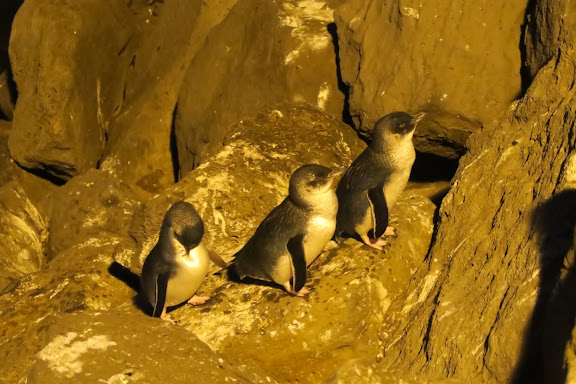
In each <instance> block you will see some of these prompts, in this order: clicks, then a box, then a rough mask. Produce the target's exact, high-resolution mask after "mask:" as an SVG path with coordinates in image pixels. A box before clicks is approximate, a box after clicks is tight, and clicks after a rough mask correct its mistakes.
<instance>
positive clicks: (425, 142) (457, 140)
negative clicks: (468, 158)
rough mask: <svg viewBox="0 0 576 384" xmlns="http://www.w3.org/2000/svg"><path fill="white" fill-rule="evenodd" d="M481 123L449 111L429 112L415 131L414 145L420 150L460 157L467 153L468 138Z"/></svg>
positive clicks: (444, 156)
mask: <svg viewBox="0 0 576 384" xmlns="http://www.w3.org/2000/svg"><path fill="white" fill-rule="evenodd" d="M479 130H480V125H478V124H476V123H473V122H471V121H468V120H466V119H463V118H461V117H460V116H456V115H450V114H447V113H439V112H429V113H427V114H426V115H425V116H424V118H422V120H421V121H420V122H419V123H418V125H417V127H416V131H414V138H413V140H412V141H413V142H414V147H415V148H416V150H417V151H418V152H422V153H429V154H432V155H436V156H440V157H443V158H447V159H458V158H460V157H461V156H462V155H464V154H465V153H466V140H468V137H469V136H470V134H472V133H473V132H477V131H479Z"/></svg>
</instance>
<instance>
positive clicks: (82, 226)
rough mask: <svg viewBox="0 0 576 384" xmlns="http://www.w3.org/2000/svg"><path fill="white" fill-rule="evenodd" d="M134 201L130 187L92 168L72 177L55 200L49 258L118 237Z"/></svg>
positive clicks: (51, 222) (134, 196) (134, 197)
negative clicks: (98, 240) (101, 238)
mask: <svg viewBox="0 0 576 384" xmlns="http://www.w3.org/2000/svg"><path fill="white" fill-rule="evenodd" d="M136 200H137V198H136V195H135V194H134V192H132V189H131V188H130V186H129V185H127V184H125V183H123V182H122V181H120V180H118V179H117V178H116V177H114V176H113V175H111V174H109V173H107V172H104V171H99V170H95V169H94V170H90V171H88V172H87V173H85V174H84V175H82V176H78V177H75V178H73V179H72V180H70V182H68V183H67V184H66V185H65V186H63V187H62V188H61V189H60V191H59V193H58V194H57V196H56V197H55V198H54V202H53V208H52V213H51V216H50V238H49V241H48V250H47V252H48V258H49V259H52V258H54V257H55V256H57V255H58V254H59V253H61V252H63V251H65V250H66V249H68V248H69V247H72V246H75V245H77V244H80V243H82V242H87V243H89V242H90V241H92V240H93V239H95V238H98V237H100V236H102V235H105V236H106V235H108V236H110V237H117V238H120V237H121V236H122V235H123V234H126V232H127V228H126V226H127V225H128V223H129V222H130V217H131V214H130V213H131V211H132V210H133V209H134V207H135V206H136V205H137V203H136Z"/></svg>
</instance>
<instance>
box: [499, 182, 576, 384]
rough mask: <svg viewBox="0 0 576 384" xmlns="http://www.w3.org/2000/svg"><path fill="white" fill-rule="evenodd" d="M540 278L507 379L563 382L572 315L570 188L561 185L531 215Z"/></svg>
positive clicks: (575, 309) (575, 287)
mask: <svg viewBox="0 0 576 384" xmlns="http://www.w3.org/2000/svg"><path fill="white" fill-rule="evenodd" d="M532 224H533V226H532V228H533V229H534V230H535V232H536V236H537V239H538V241H539V257H540V260H539V263H540V282H539V289H538V296H537V298H536V303H535V305H534V310H533V312H532V317H531V319H530V322H529V325H528V327H527V330H526V332H525V334H524V340H523V346H522V355H521V357H520V360H519V363H518V364H517V366H516V369H515V371H514V374H513V376H512V379H511V380H510V382H511V383H513V384H520V383H546V384H561V383H565V382H566V378H567V373H568V372H567V367H566V365H565V363H564V361H565V356H564V353H565V350H566V346H567V343H568V342H570V340H571V339H572V331H573V329H574V324H575V321H576V264H575V260H574V259H575V252H576V249H575V247H574V245H575V242H574V238H575V237H574V229H575V227H576V190H565V191H563V192H561V193H559V194H558V195H556V196H554V197H552V198H551V199H549V200H547V201H546V202H544V203H543V204H541V205H540V206H539V207H538V208H537V209H536V210H535V211H534V212H533V215H532Z"/></svg>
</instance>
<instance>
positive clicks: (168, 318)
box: [160, 308, 176, 324]
mask: <svg viewBox="0 0 576 384" xmlns="http://www.w3.org/2000/svg"><path fill="white" fill-rule="evenodd" d="M160 319H162V320H164V321H167V322H169V323H171V324H176V321H175V320H174V319H172V318H171V317H170V315H169V314H167V313H166V308H164V310H163V311H162V313H161V314H160Z"/></svg>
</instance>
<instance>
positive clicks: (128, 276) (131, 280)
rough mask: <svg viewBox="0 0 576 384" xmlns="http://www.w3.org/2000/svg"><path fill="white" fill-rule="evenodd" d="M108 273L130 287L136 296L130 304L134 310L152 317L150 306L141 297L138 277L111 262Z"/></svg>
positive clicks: (120, 265)
mask: <svg viewBox="0 0 576 384" xmlns="http://www.w3.org/2000/svg"><path fill="white" fill-rule="evenodd" d="M108 273H109V274H110V275H111V276H113V277H115V278H117V279H118V280H120V281H121V282H123V283H124V284H126V285H127V286H128V287H130V288H131V289H132V290H133V291H134V293H136V295H135V296H134V297H133V298H132V302H133V303H134V305H135V306H136V308H138V309H140V310H141V311H142V312H144V313H146V314H147V315H152V310H153V308H152V306H151V305H150V303H149V302H148V300H146V298H145V297H144V295H142V289H141V287H140V276H138V275H137V274H135V273H134V272H132V271H131V270H130V269H128V268H126V267H125V266H123V265H122V264H120V263H117V262H116V261H113V262H112V263H111V264H110V266H109V267H108Z"/></svg>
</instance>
